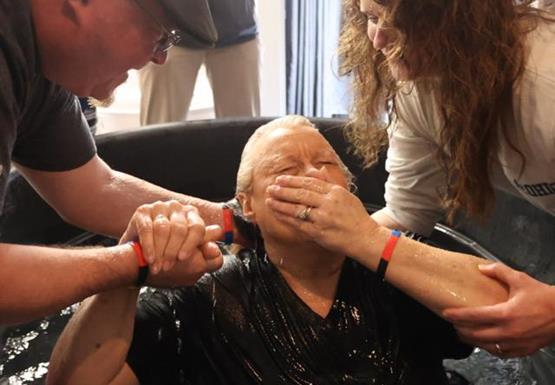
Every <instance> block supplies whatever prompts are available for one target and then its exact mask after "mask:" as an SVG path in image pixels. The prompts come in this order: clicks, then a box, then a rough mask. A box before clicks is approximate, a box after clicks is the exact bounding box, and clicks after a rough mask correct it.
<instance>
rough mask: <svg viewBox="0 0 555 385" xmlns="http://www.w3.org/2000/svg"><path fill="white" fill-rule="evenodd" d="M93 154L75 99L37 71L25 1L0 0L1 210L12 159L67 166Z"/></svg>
mask: <svg viewBox="0 0 555 385" xmlns="http://www.w3.org/2000/svg"><path fill="white" fill-rule="evenodd" d="M95 153H96V147H95V144H94V141H93V139H92V137H91V135H90V133H89V130H88V126H87V122H86V120H85V119H84V117H83V115H82V113H81V109H80V106H79V101H78V99H77V98H76V97H75V96H74V95H73V94H72V93H70V92H69V91H67V90H65V89H63V88H61V87H60V86H58V85H55V84H53V83H51V82H50V81H49V80H47V79H46V78H45V77H44V76H43V75H42V74H41V67H40V55H39V50H38V45H37V41H36V35H35V30H34V26H33V19H32V15H31V5H30V0H19V1H17V2H14V1H12V0H0V164H1V166H0V170H1V171H0V174H1V177H0V209H1V208H2V207H3V203H4V197H5V191H6V183H7V179H8V174H9V169H10V162H11V161H12V160H13V161H15V162H17V163H18V164H21V165H23V166H25V167H28V168H32V169H35V170H43V171H66V170H71V169H74V168H77V167H79V166H81V165H83V164H85V163H86V162H87V161H89V160H90V159H91V158H92V157H93V156H94V154H95Z"/></svg>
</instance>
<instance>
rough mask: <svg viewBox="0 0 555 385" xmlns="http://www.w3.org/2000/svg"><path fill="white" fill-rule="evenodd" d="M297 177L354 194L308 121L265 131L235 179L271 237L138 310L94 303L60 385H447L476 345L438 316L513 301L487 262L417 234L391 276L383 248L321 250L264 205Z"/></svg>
mask: <svg viewBox="0 0 555 385" xmlns="http://www.w3.org/2000/svg"><path fill="white" fill-rule="evenodd" d="M288 175H289V176H290V175H298V176H300V175H307V176H311V177H313V178H316V179H318V180H320V181H322V182H324V183H326V186H327V187H329V188H332V189H337V190H343V191H345V192H347V190H348V189H349V187H350V186H352V175H351V174H350V172H349V170H348V169H347V168H346V166H345V165H344V163H343V162H342V161H341V159H340V158H339V157H338V155H337V154H336V153H335V151H334V150H333V148H332V147H331V145H330V144H329V143H328V142H327V141H326V140H325V139H324V137H323V136H322V135H321V133H320V132H319V131H318V130H317V129H316V128H315V127H314V126H313V125H312V123H310V121H308V120H307V119H306V118H304V117H300V116H287V117H284V118H280V119H276V120H274V121H272V122H270V123H268V124H266V125H264V126H261V127H260V128H258V129H257V130H256V131H255V132H254V133H253V135H252V136H251V138H250V139H249V141H248V142H247V144H246V146H245V148H244V150H243V154H242V156H241V163H240V165H239V171H238V173H237V184H236V197H237V199H238V200H239V202H240V204H241V207H242V210H243V215H244V216H245V218H246V219H247V220H248V221H249V222H250V223H251V224H254V226H256V231H257V233H258V234H259V236H258V237H257V239H256V243H257V247H256V251H255V252H250V251H249V252H245V251H243V252H242V253H240V254H242V255H243V257H242V259H241V258H239V257H236V256H234V255H227V256H226V259H225V263H224V266H223V268H222V269H220V270H219V271H217V272H215V273H213V274H206V275H205V276H204V277H203V278H202V279H201V280H199V282H198V283H197V284H195V285H186V286H184V287H178V288H176V289H175V290H171V291H155V292H150V291H148V290H147V291H146V292H144V293H143V295H141V296H140V300H139V302H138V303H137V298H138V296H139V288H125V289H119V290H113V291H109V292H105V293H102V294H98V295H96V296H94V297H92V298H90V299H88V300H87V301H85V303H84V304H83V305H82V307H81V308H80V309H79V310H78V311H77V313H76V314H75V315H74V317H73V318H72V320H71V321H70V323H69V324H68V325H67V327H66V329H65V330H64V332H63V333H62V335H61V336H60V338H59V340H58V343H57V345H56V347H55V349H54V352H53V354H52V358H51V360H50V366H49V373H48V379H47V383H48V384H52V385H54V384H56V385H62V384H63V385H72V384H79V385H88V384H90V385H93V384H113V385H116V384H118V385H137V384H139V383H140V384H172V385H177V384H199V385H200V384H212V385H216V384H220V385H223V384H242V385H247V384H283V385H289V384H318V385H326V384H346V385H347V384H350V385H356V384H398V385H429V384H433V385H444V384H446V383H447V382H446V381H447V379H446V375H445V372H444V369H443V366H442V360H443V359H444V358H448V357H449V358H461V357H464V356H467V355H468V354H470V352H471V350H472V348H471V347H470V346H467V345H465V344H463V343H461V341H460V340H459V338H458V337H457V335H456V333H455V330H454V329H453V327H452V325H451V324H449V323H448V322H445V321H444V320H442V319H441V318H440V317H438V316H437V315H436V314H440V313H441V311H442V310H443V309H445V308H446V307H450V306H475V305H479V304H482V305H485V304H495V303H497V302H500V301H504V300H505V299H506V298H507V295H508V293H507V291H506V289H505V288H504V287H503V286H502V285H500V284H499V283H498V282H496V281H495V280H494V279H491V278H488V277H486V276H484V275H482V274H481V273H480V271H479V270H478V268H477V265H478V264H480V263H487V262H486V261H483V260H480V259H479V258H476V257H473V256H469V255H465V254H459V253H448V252H443V253H442V255H441V258H439V257H438V255H436V254H435V252H437V251H438V250H436V249H433V248H431V247H429V246H427V245H425V244H422V243H419V242H416V241H414V240H411V239H409V238H408V237H406V236H402V237H401V239H397V238H392V239H397V244H396V245H395V246H394V248H393V249H392V250H393V258H392V259H391V261H390V264H389V267H388V268H387V269H385V270H384V269H381V268H379V266H380V265H382V263H381V262H379V261H380V255H383V254H382V253H381V251H382V248H384V243H383V242H382V241H381V240H376V242H375V244H374V245H372V246H371V247H369V248H373V252H371V253H366V254H360V253H358V252H355V253H354V254H353V257H352V258H348V257H347V255H348V254H344V253H343V252H341V251H338V250H334V249H328V248H326V247H322V246H320V245H318V244H316V243H315V242H313V241H312V240H311V239H310V237H307V236H305V235H303V234H301V233H299V232H298V231H297V230H296V229H295V227H293V226H291V225H289V224H286V223H283V222H282V221H281V219H280V217H279V215H277V214H276V213H275V212H274V211H273V210H272V209H271V208H270V207H269V206H268V205H267V204H266V202H265V201H266V200H267V199H268V197H269V194H268V191H267V188H268V187H269V186H270V185H271V184H273V183H274V181H275V179H276V177H280V176H288ZM350 203H351V206H352V207H357V208H362V207H363V205H362V203H361V202H360V201H356V200H353V201H352V202H350ZM352 207H344V208H343V209H344V211H345V213H349V212H351V211H352ZM305 216H306V219H307V220H308V219H309V218H310V217H311V216H312V213H310V212H307V213H306V214H305ZM332 221H333V219H332ZM365 231H366V229H364V228H361V229H360V237H364V236H365V235H369V234H365ZM399 236H400V235H399ZM353 243H355V242H353ZM369 245H370V244H369ZM385 248H387V246H386V247H385ZM385 248H384V249H385ZM352 251H355V250H354V249H353V250H352ZM376 271H377V273H374V272H376ZM172 272H173V271H169V272H167V274H170V275H171V274H172ZM384 278H385V279H386V280H387V282H385V281H384ZM391 285H393V286H397V288H399V289H401V290H402V291H404V292H405V293H401V292H400V291H399V290H397V289H394V288H393V286H391ZM407 294H408V295H409V296H412V297H413V298H415V299H416V300H418V301H419V302H421V303H422V304H424V305H425V306H427V307H428V308H429V309H426V308H425V307H424V306H422V305H420V304H418V303H417V302H416V301H415V300H414V299H412V298H410V297H408V296H407ZM430 310H431V311H430ZM433 312H435V313H436V314H434V313H433Z"/></svg>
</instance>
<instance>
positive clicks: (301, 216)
mask: <svg viewBox="0 0 555 385" xmlns="http://www.w3.org/2000/svg"><path fill="white" fill-rule="evenodd" d="M311 210H312V206H306V207H305V208H304V209H302V210H301V211H299V212H298V213H297V218H299V219H300V220H301V221H307V220H308V219H309V216H310V211H311Z"/></svg>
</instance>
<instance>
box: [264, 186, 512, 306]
mask: <svg viewBox="0 0 555 385" xmlns="http://www.w3.org/2000/svg"><path fill="white" fill-rule="evenodd" d="M307 179H309V180H308V181H307ZM303 189H304V191H303ZM307 189H308V191H307ZM299 191H301V192H300V193H299ZM269 193H270V195H271V196H272V198H273V199H270V200H269V201H268V204H269V205H270V207H272V209H274V211H275V213H276V215H278V216H279V218H280V219H282V220H283V221H285V222H287V223H289V224H291V225H292V226H295V227H296V228H297V229H299V231H302V232H304V233H305V234H307V235H308V236H310V237H311V238H313V239H314V240H315V241H316V242H318V243H319V244H320V245H321V246H323V247H325V248H327V249H330V250H334V251H337V252H340V253H344V254H345V255H349V256H350V257H351V258H353V259H355V260H357V261H358V262H359V263H361V264H363V265H364V266H366V267H368V268H369V269H371V270H373V271H376V270H377V267H378V263H379V260H380V258H381V253H382V251H383V249H384V247H385V245H386V243H387V240H388V238H389V237H390V234H391V230H390V229H388V228H386V227H383V226H379V225H378V224H377V223H376V222H375V221H374V220H373V219H372V218H371V217H370V216H369V215H368V213H367V211H366V209H365V208H364V206H363V205H362V203H361V202H360V200H359V199H358V198H357V197H355V196H354V195H353V194H351V193H349V192H348V191H347V190H345V189H344V188H342V187H339V186H336V185H332V184H330V183H327V182H325V181H323V180H321V179H317V178H302V177H291V176H287V177H280V178H278V181H277V185H276V186H274V187H271V188H270V189H269ZM306 206H311V207H313V209H312V210H311V212H310V218H309V220H307V221H301V220H299V219H297V218H296V214H297V213H298V212H300V211H301V210H302V209H303V208H304V207H306ZM483 263H487V262H486V261H484V260H481V259H479V258H476V257H473V256H471V255H466V254H461V253H453V252H450V251H446V250H441V249H438V248H434V247H431V246H428V245H425V244H422V243H419V242H416V241H412V240H410V239H406V238H402V239H401V240H400V241H399V242H398V244H397V247H396V248H395V251H394V253H393V258H392V260H391V262H390V263H389V268H388V269H387V273H386V279H387V280H388V281H389V282H391V283H392V284H393V285H395V286H397V287H399V288H400V289H402V290H403V291H405V292H406V293H407V294H408V295H410V296H412V297H414V298H415V299H417V300H418V301H420V302H421V303H423V304H424V305H426V306H427V307H429V308H430V309H431V310H433V311H434V312H436V313H437V314H439V315H441V314H442V311H443V310H445V309H447V308H451V307H461V306H464V307H468V306H479V305H490V304H494V303H498V302H501V301H504V300H506V298H507V297H508V292H507V289H506V288H505V287H504V286H503V285H501V284H500V283H498V282H497V281H496V280H494V279H492V278H489V277H486V276H484V275H483V274H481V273H480V271H479V269H478V265H479V264H483Z"/></svg>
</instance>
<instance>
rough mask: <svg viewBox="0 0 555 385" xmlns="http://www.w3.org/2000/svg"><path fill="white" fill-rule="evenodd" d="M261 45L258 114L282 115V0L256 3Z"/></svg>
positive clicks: (283, 94) (283, 95)
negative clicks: (259, 109)
mask: <svg viewBox="0 0 555 385" xmlns="http://www.w3.org/2000/svg"><path fill="white" fill-rule="evenodd" d="M256 6H257V10H258V25H259V27H260V39H261V42H262V55H261V56H262V74H261V92H262V100H261V113H262V115H263V116H278V115H283V114H285V107H286V105H285V101H286V100H285V99H286V79H285V75H286V68H285V64H286V63H285V0H256Z"/></svg>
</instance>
